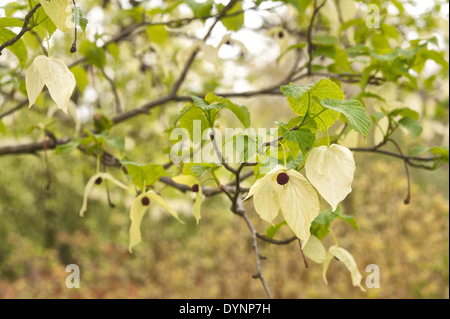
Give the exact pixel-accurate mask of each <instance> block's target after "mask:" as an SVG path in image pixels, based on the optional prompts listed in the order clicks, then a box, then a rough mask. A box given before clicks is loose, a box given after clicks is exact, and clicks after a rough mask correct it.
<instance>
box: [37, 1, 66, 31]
mask: <svg viewBox="0 0 450 319" xmlns="http://www.w3.org/2000/svg"><path fill="white" fill-rule="evenodd" d="M39 3H40V4H41V5H42V8H44V11H45V13H47V15H48V17H49V18H50V20H52V22H53V23H54V24H55V25H56V27H57V28H58V29H59V30H61V31H62V32H68V31H71V30H72V28H73V22H72V6H71V4H70V0H39Z"/></svg>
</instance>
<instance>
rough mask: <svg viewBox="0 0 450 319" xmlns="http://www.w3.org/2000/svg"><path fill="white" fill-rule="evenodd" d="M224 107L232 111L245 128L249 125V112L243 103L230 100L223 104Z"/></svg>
mask: <svg viewBox="0 0 450 319" xmlns="http://www.w3.org/2000/svg"><path fill="white" fill-rule="evenodd" d="M225 108H226V109H228V110H230V111H231V112H233V113H234V115H236V117H237V118H238V120H239V121H240V122H241V123H242V125H244V127H245V128H248V127H250V112H249V111H248V109H247V107H246V106H245V105H238V104H234V103H231V102H230V103H227V104H226V105H225Z"/></svg>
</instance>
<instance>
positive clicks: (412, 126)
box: [398, 117, 423, 138]
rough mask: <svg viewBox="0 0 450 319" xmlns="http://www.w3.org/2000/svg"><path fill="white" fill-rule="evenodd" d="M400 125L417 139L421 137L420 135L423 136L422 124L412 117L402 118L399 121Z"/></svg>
mask: <svg viewBox="0 0 450 319" xmlns="http://www.w3.org/2000/svg"><path fill="white" fill-rule="evenodd" d="M398 124H400V125H401V126H403V127H404V128H406V129H407V130H408V131H409V132H410V133H411V135H412V136H414V137H415V138H417V137H419V135H420V134H422V131H423V128H422V126H420V124H419V123H418V122H417V121H416V120H414V119H413V118H411V117H404V118H402V119H401V120H400V121H398Z"/></svg>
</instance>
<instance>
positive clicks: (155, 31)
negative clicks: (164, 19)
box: [146, 25, 169, 45]
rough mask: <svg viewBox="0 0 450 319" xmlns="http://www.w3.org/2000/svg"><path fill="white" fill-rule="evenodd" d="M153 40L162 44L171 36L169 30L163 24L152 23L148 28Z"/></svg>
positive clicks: (149, 35) (150, 37) (148, 33)
mask: <svg viewBox="0 0 450 319" xmlns="http://www.w3.org/2000/svg"><path fill="white" fill-rule="evenodd" d="M146 32H147V36H148V38H149V39H150V41H151V42H154V43H156V44H159V45H162V44H164V42H166V40H167V39H168V38H169V31H167V29H166V28H165V27H164V26H163V25H151V26H149V27H148V28H147V30H146Z"/></svg>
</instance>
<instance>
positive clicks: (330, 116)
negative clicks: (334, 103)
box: [281, 79, 344, 131]
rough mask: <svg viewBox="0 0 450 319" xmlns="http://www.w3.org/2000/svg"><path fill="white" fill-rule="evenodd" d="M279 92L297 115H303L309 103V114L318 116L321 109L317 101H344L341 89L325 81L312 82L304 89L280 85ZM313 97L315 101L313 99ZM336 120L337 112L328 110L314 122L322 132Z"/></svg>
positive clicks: (293, 85)
mask: <svg viewBox="0 0 450 319" xmlns="http://www.w3.org/2000/svg"><path fill="white" fill-rule="evenodd" d="M281 92H282V93H283V94H284V95H285V96H286V97H287V98H288V102H289V105H290V107H291V108H292V110H293V111H294V112H295V113H296V114H298V115H305V113H306V110H307V106H308V103H310V108H309V112H310V113H313V114H318V113H319V112H321V111H322V110H323V107H322V105H320V104H319V103H317V99H318V100H323V99H336V100H343V99H344V93H343V92H342V90H341V88H340V87H339V86H338V85H336V83H334V82H333V81H331V80H327V79H322V80H319V81H316V82H313V83H311V84H309V85H307V86H304V87H300V86H298V85H295V84H292V83H291V84H288V85H282V86H281ZM308 97H310V98H311V101H310V102H308ZM314 97H316V98H317V99H314ZM338 118H339V112H336V111H333V110H331V109H330V110H327V111H326V112H323V113H321V114H320V115H318V116H317V117H316V118H314V120H315V121H316V123H317V127H318V128H319V129H320V130H322V131H324V130H326V129H327V128H328V127H330V126H331V125H333V123H334V122H335V121H336V120H337V119H338Z"/></svg>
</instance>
